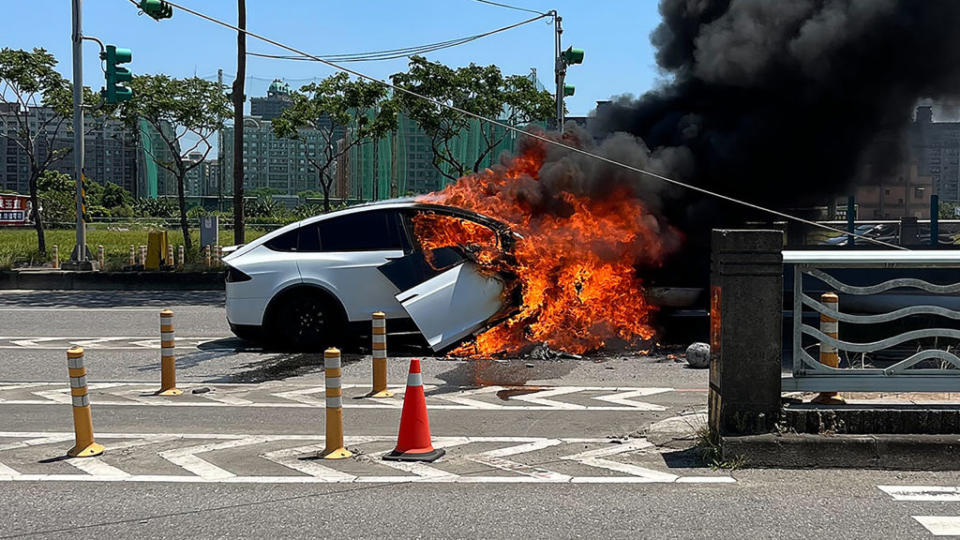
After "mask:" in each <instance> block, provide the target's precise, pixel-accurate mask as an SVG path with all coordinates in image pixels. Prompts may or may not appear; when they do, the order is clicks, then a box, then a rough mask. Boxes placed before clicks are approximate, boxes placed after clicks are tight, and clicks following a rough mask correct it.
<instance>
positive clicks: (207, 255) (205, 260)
mask: <svg viewBox="0 0 960 540" xmlns="http://www.w3.org/2000/svg"><path fill="white" fill-rule="evenodd" d="M203 265H204V266H206V267H207V268H210V244H207V245H205V246H203Z"/></svg>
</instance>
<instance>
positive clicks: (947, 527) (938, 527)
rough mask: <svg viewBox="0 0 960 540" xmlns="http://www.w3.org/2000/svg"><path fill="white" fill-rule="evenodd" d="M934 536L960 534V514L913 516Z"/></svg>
mask: <svg viewBox="0 0 960 540" xmlns="http://www.w3.org/2000/svg"><path fill="white" fill-rule="evenodd" d="M913 519H915V520H917V521H918V522H920V524H921V525H923V526H924V527H926V528H927V530H928V531H930V534H932V535H934V536H960V516H913Z"/></svg>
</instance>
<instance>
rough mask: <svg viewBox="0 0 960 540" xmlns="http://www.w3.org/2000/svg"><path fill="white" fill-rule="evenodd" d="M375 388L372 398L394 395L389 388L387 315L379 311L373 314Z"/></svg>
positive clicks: (371, 394)
mask: <svg viewBox="0 0 960 540" xmlns="http://www.w3.org/2000/svg"><path fill="white" fill-rule="evenodd" d="M372 351H373V390H372V391H371V392H370V394H368V397H372V398H388V397H393V392H390V391H389V390H387V316H386V315H385V314H384V313H383V312H382V311H378V312H376V313H374V314H373V343H372Z"/></svg>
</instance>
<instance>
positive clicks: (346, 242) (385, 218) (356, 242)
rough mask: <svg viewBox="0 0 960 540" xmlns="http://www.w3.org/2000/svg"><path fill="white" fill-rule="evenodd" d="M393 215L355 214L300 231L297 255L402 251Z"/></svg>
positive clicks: (385, 213)
mask: <svg viewBox="0 0 960 540" xmlns="http://www.w3.org/2000/svg"><path fill="white" fill-rule="evenodd" d="M402 249H403V239H402V238H401V233H400V223H399V219H398V217H397V213H396V212H395V211H389V210H376V211H369V212H358V213H356V214H347V215H345V216H340V217H335V218H332V219H325V220H322V221H318V222H316V223H313V224H311V225H304V226H303V227H301V228H300V238H299V247H298V251H326V252H330V251H387V250H402Z"/></svg>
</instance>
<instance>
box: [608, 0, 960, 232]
mask: <svg viewBox="0 0 960 540" xmlns="http://www.w3.org/2000/svg"><path fill="white" fill-rule="evenodd" d="M660 13H661V14H662V16H663V21H662V23H661V24H660V26H659V27H658V28H657V29H656V30H655V31H654V32H653V34H652V35H651V40H652V42H653V44H654V45H655V46H656V48H657V64H658V65H659V67H660V69H661V70H662V71H663V74H664V76H665V79H666V81H667V82H665V83H664V84H663V86H662V87H660V88H658V89H656V90H655V91H652V92H648V93H647V94H645V95H643V96H641V97H640V98H638V99H636V100H633V99H628V98H621V99H618V100H616V101H614V102H613V103H611V104H610V105H609V106H608V107H604V108H600V109H598V110H597V112H596V121H595V122H594V123H593V124H592V127H591V130H592V131H593V132H594V133H593V134H594V136H598V137H605V136H608V135H609V134H611V133H615V132H623V133H628V134H631V135H634V136H636V137H639V138H640V139H642V141H643V142H644V143H645V146H646V148H649V149H650V151H652V152H653V153H655V154H656V153H659V154H660V155H663V154H664V153H665V152H668V151H670V152H672V155H673V156H674V157H678V156H681V157H683V156H685V157H686V158H688V160H689V161H683V162H680V163H676V164H675V165H674V166H673V167H672V168H668V169H670V170H666V171H661V172H666V173H668V174H675V175H677V176H679V177H681V178H682V179H685V180H688V181H691V182H692V183H694V184H697V185H700V186H703V187H706V188H709V189H713V190H716V191H719V192H722V193H725V194H728V195H733V196H737V197H741V198H743V199H746V200H749V201H752V202H756V203H761V204H766V205H772V206H774V207H778V208H795V207H797V206H802V205H807V204H824V203H825V202H826V199H827V197H828V196H830V195H841V196H842V195H844V194H845V193H847V190H848V187H849V184H850V182H851V181H852V179H853V178H855V177H856V173H857V171H858V168H859V167H860V166H861V165H863V163H864V162H865V161H870V162H871V163H872V164H873V168H872V170H873V171H874V172H876V173H878V174H882V173H883V169H884V168H889V167H893V166H894V165H896V164H897V163H898V162H899V161H900V160H901V159H902V158H903V156H902V155H900V154H899V151H900V149H901V148H903V145H902V144H901V143H902V140H901V139H900V138H901V137H902V135H901V134H902V133H904V131H905V128H906V127H907V125H908V124H909V123H910V121H911V119H912V113H913V108H914V106H915V105H916V104H917V103H918V101H919V100H921V99H932V100H934V101H940V100H943V101H955V98H956V96H957V95H958V94H960V31H958V26H957V25H958V21H960V2H958V1H956V0H661V2H660ZM624 69H629V66H624ZM879 140H883V141H886V144H884V145H882V146H879V145H878V141H879ZM695 197H696V198H697V199H702V196H700V195H696V196H695ZM698 204H699V203H698ZM675 206H676V205H675ZM680 206H682V207H683V209H684V210H683V211H684V212H687V213H688V214H689V213H691V212H699V210H705V211H707V213H709V207H698V206H696V204H694V205H693V206H691V205H690V204H689V201H688V204H685V205H680ZM691 209H692V210H691ZM669 213H671V212H669V211H668V214H669ZM687 218H688V219H686V220H685V219H679V220H678V221H679V222H681V223H682V222H690V221H700V220H698V219H695V218H694V219H691V218H692V216H689V215H688V216H687Z"/></svg>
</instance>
